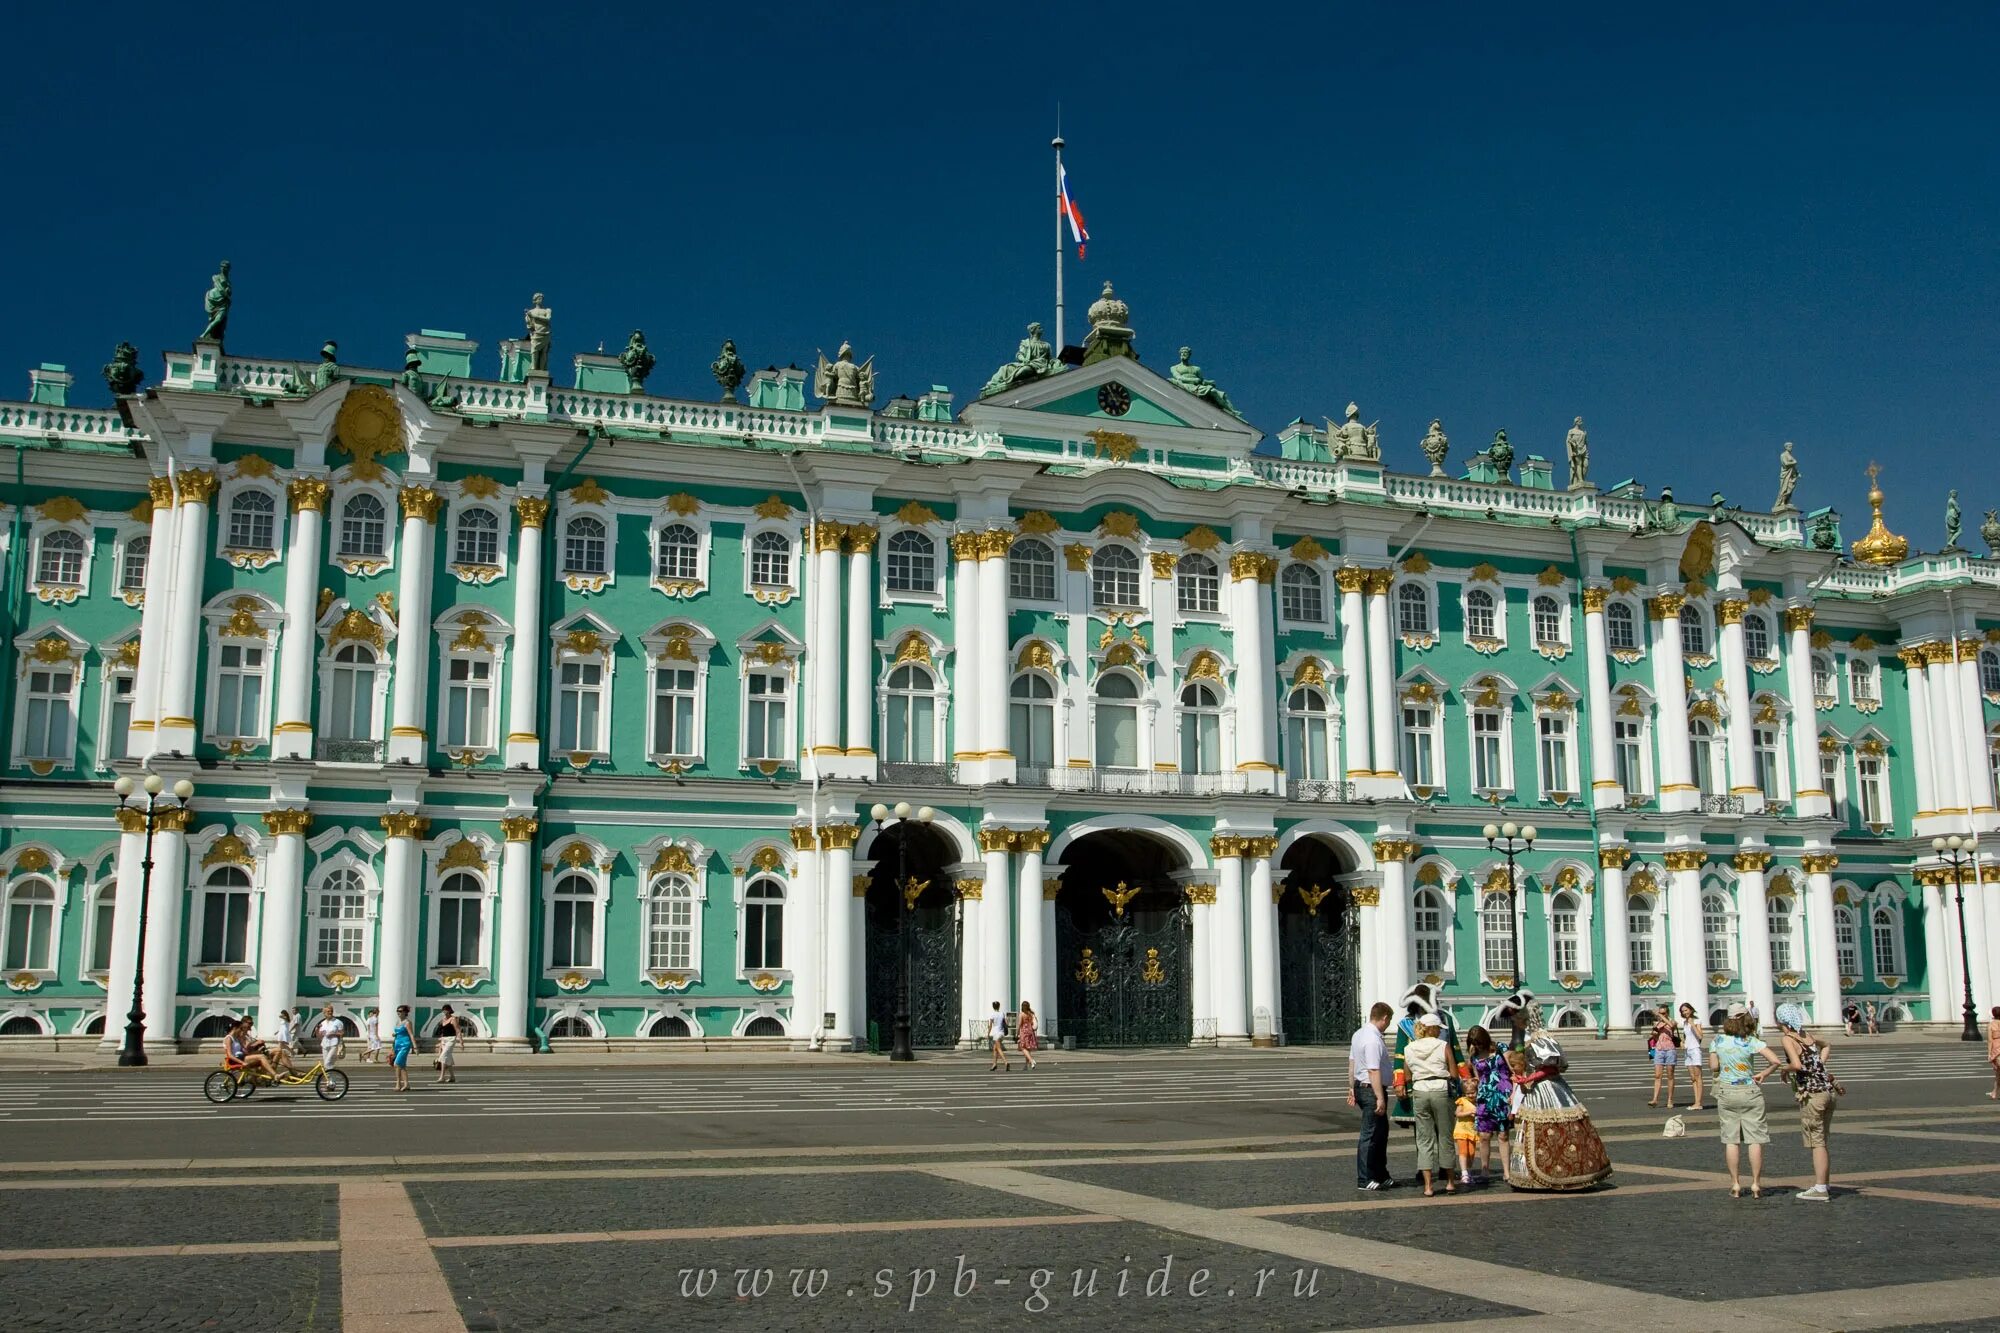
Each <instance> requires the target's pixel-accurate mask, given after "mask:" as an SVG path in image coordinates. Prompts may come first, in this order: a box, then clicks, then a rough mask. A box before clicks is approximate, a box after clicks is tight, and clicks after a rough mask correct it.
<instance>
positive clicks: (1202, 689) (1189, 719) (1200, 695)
mask: <svg viewBox="0 0 2000 1333" xmlns="http://www.w3.org/2000/svg"><path fill="white" fill-rule="evenodd" d="M1221 769H1222V700H1221V698H1220V697H1219V696H1218V695H1217V694H1216V692H1215V688H1214V687H1213V686H1211V685H1206V684H1203V683H1202V682H1200V681H1194V682H1191V683H1189V684H1187V685H1184V686H1182V687H1181V772H1183V773H1216V772H1220V771H1221Z"/></svg>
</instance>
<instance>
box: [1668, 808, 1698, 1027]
mask: <svg viewBox="0 0 2000 1333" xmlns="http://www.w3.org/2000/svg"><path fill="white" fill-rule="evenodd" d="M1707 857H1708V853H1707V852H1706V851H1704V850H1702V849H1701V848H1699V847H1682V848H1677V849H1675V850H1673V851H1669V852H1668V853H1667V854H1666V855H1665V856H1664V857H1662V858H1661V859H1662V860H1664V861H1665V862H1666V865H1667V897H1668V906H1667V964H1668V968H1669V973H1670V976H1671V978H1672V980H1671V981H1670V982H1669V984H1670V985H1671V986H1672V987H1673V989H1674V1003H1675V1004H1676V1005H1680V1004H1691V1005H1693V1006H1694V1011H1695V1012H1696V1013H1697V1014H1699V1015H1701V1019H1702V1021H1703V1022H1704V1023H1706V1022H1707V1021H1708V958H1707V955H1706V954H1705V952H1704V951H1703V948H1702V932H1701V868H1702V866H1703V865H1705V864H1706V863H1707Z"/></svg>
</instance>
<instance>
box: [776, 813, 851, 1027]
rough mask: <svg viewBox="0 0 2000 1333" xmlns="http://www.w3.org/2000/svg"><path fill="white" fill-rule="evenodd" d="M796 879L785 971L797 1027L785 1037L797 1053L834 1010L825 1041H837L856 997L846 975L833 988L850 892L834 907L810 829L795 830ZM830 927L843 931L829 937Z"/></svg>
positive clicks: (790, 888)
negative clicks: (842, 914)
mask: <svg viewBox="0 0 2000 1333" xmlns="http://www.w3.org/2000/svg"><path fill="white" fill-rule="evenodd" d="M792 835H793V836H792V873H791V878H790V880H789V881H788V882H787V883H786V885H785V907H786V916H785V965H786V966H787V967H789V968H790V969H791V972H792V1021H791V1024H790V1026H789V1027H788V1028H787V1029H786V1031H785V1035H786V1036H788V1037H790V1038H791V1039H792V1044H793V1046H794V1047H795V1048H796V1047H797V1046H799V1045H800V1044H801V1043H805V1042H810V1041H811V1040H812V1039H813V1037H814V1036H815V1034H819V1033H820V1015H821V1014H822V1013H823V1012H824V1011H825V1010H828V1009H831V1010H832V1011H833V1012H834V1014H835V1015H836V1018H835V1029H834V1031H833V1032H827V1033H824V1034H823V1035H824V1036H825V1038H826V1039H827V1040H828V1041H833V1040H835V1034H836V1033H837V1032H839V1023H840V1021H841V1018H840V1017H839V1016H841V1015H845V1014H846V1013H847V1010H848V1004H849V1000H850V997H849V995H848V993H847V991H846V989H844V988H845V986H846V980H845V976H844V974H841V975H842V981H841V988H839V989H837V988H836V987H835V986H834V984H833V978H834V977H835V975H836V974H837V972H838V969H837V968H836V966H835V957H836V955H844V954H845V953H846V952H847V930H846V924H847V923H846V921H845V920H844V919H843V918H842V917H840V916H839V915H837V914H836V912H835V908H836V906H839V907H844V906H845V905H846V902H845V900H846V898H847V886H846V885H842V886H841V889H840V896H841V899H842V901H841V902H840V903H839V904H836V903H834V902H833V900H832V898H831V897H830V893H829V891H830V890H831V888H832V886H831V885H829V884H827V883H825V882H824V881H823V880H822V879H821V877H820V866H821V864H822V860H823V858H822V857H821V856H820V853H819V848H818V846H817V844H816V843H815V842H814V840H813V831H812V830H811V829H810V828H808V827H805V826H804V825H794V826H793V828H792ZM829 922H833V923H837V924H838V925H839V926H840V930H839V932H838V934H837V935H836V934H834V933H831V932H829V931H827V929H826V927H827V924H828V923H829Z"/></svg>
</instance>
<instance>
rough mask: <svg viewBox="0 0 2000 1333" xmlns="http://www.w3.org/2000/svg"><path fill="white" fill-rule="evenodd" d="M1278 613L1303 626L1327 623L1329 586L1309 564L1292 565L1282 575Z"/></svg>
mask: <svg viewBox="0 0 2000 1333" xmlns="http://www.w3.org/2000/svg"><path fill="white" fill-rule="evenodd" d="M1278 609H1279V611H1280V612H1281V613H1282V614H1283V615H1284V617H1285V619H1287V620H1290V621H1293V622H1294V623H1296V624H1300V625H1323V624H1325V623H1326V584H1325V582H1324V581H1323V580H1322V579H1321V578H1320V576H1319V571H1318V570H1317V569H1314V568H1313V567H1312V566H1311V565H1307V564H1290V565H1286V566H1285V572H1284V573H1282V574H1280V575H1278Z"/></svg>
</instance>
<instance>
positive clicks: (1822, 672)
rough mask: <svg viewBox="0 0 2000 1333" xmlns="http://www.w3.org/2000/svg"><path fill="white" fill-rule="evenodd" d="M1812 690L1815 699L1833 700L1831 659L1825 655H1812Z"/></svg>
mask: <svg viewBox="0 0 2000 1333" xmlns="http://www.w3.org/2000/svg"><path fill="white" fill-rule="evenodd" d="M1812 690H1813V696H1814V697H1815V698H1819V699H1831V698H1833V695H1834V686H1833V659H1832V658H1831V657H1829V656H1827V655H1826V654H1825V653H1814V654H1813V655H1812Z"/></svg>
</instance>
